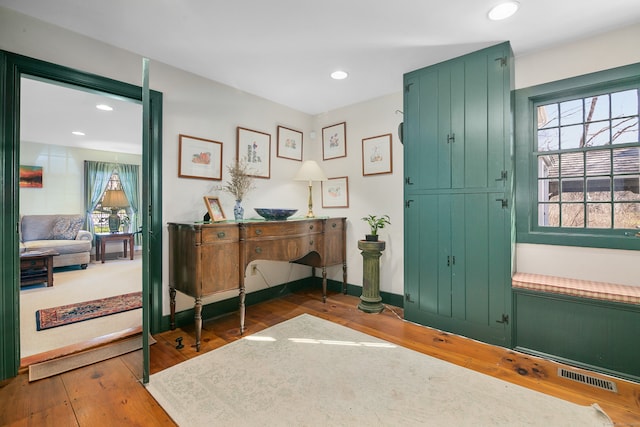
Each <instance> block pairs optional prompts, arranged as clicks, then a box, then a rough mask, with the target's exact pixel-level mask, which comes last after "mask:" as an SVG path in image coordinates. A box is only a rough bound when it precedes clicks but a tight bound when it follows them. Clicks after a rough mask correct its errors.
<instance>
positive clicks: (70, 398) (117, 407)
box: [0, 290, 640, 426]
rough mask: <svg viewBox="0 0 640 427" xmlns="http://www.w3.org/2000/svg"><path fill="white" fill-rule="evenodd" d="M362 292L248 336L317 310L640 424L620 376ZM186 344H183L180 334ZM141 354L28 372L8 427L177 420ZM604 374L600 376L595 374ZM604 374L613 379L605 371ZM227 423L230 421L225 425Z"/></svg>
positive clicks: (206, 335)
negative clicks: (578, 375) (36, 374)
mask: <svg viewBox="0 0 640 427" xmlns="http://www.w3.org/2000/svg"><path fill="white" fill-rule="evenodd" d="M358 301H359V300H358V298H356V297H352V296H345V295H342V294H333V295H330V296H329V299H328V301H327V304H322V300H321V296H320V292H319V291H317V290H306V291H302V292H299V293H296V294H292V295H287V296H285V297H282V298H280V299H276V300H272V301H268V302H264V303H261V304H258V305H255V306H251V307H248V308H247V318H246V326H247V334H252V333H255V332H258V331H260V330H262V329H265V328H268V327H269V326H272V325H275V324H277V323H280V322H282V321H284V320H287V319H290V318H293V317H295V316H297V315H299V314H302V313H309V314H312V315H315V316H318V317H322V318H324V319H327V320H330V321H333V322H336V323H339V324H341V325H344V326H347V327H350V328H353V329H356V330H359V331H361V332H364V333H367V334H370V335H373V336H376V337H379V338H381V339H384V340H387V341H390V342H393V343H396V344H398V345H402V346H404V347H407V348H411V349H413V350H416V351H419V352H422V353H425V354H429V355H431V356H433V357H437V358H439V359H443V360H446V361H449V362H451V363H455V364H457V365H460V366H464V367H466V368H469V369H473V370H476V371H479V372H482V373H485V374H488V375H492V376H494V377H496V378H500V379H502V380H504V381H508V382H511V383H514V384H518V385H521V386H524V387H527V388H530V389H533V390H537V391H540V392H543V393H546V394H549V395H552V396H556V397H558V398H561V399H565V400H568V401H571V402H574V403H577V404H581V405H590V404H593V403H598V404H599V405H600V407H602V408H603V409H604V410H605V412H607V414H608V415H609V416H610V417H611V418H612V420H613V421H614V423H615V424H616V425H617V426H640V384H637V383H632V382H628V381H624V380H620V379H613V380H614V381H615V383H616V384H617V386H618V393H613V392H610V391H606V390H601V389H598V388H595V387H592V386H588V385H583V384H580V383H576V382H573V381H570V380H567V379H563V378H558V377H557V376H556V370H557V367H558V366H562V365H559V364H557V363H554V362H549V361H545V360H542V359H538V358H535V357H531V356H527V355H523V354H519V353H516V352H513V351H511V350H508V349H504V348H500V347H495V346H491V345H487V344H483V343H480V342H477V341H473V340H469V339H466V338H463V337H460V336H456V335H451V334H447V333H443V332H441V331H437V330H433V329H430V328H426V327H423V326H419V325H415V324H412V323H409V322H405V321H403V320H402V316H403V313H402V310H401V309H398V308H395V307H387V309H385V311H384V312H383V313H380V314H365V313H363V312H361V311H359V310H358V309H357V308H356V306H357V303H358ZM238 323H239V320H238V315H237V313H235V314H231V315H228V316H224V317H221V318H219V319H215V320H211V321H208V322H206V323H205V325H204V328H203V333H202V338H203V340H202V341H203V342H202V349H201V353H202V352H206V351H211V350H213V349H215V348H218V347H220V346H222V345H224V344H227V343H229V342H232V341H234V340H237V339H238V338H239V327H238V326H239V325H238ZM178 337H182V338H183V344H184V345H185V347H184V348H183V349H181V350H177V349H176V348H175V346H176V341H175V340H176V338H178ZM154 338H156V340H157V341H158V342H157V344H155V345H153V346H151V373H152V374H153V373H155V372H158V371H161V370H163V369H166V368H167V367H170V366H173V365H175V364H177V363H180V362H182V361H184V360H187V359H189V358H192V357H195V356H197V355H198V354H201V353H197V352H196V351H195V347H194V346H193V345H194V341H195V338H194V331H193V328H192V327H185V328H183V329H176V330H175V331H169V332H165V333H162V334H158V335H155V336H154ZM141 370H142V369H141V355H140V352H135V353H130V354H127V355H124V356H120V357H117V358H114V359H110V360H107V361H104V362H101V363H97V364H94V365H91V366H88V367H85V368H81V369H77V370H75V371H71V372H67V373H64V374H61V375H57V376H55V377H51V378H48V379H44V380H40V381H36V382H34V383H28V379H27V374H26V373H22V374H21V375H19V376H18V377H16V378H13V379H11V380H7V381H5V382H3V383H2V384H0V425H2V426H49V425H50V426H95V425H110V426H120V425H123V426H124V425H126V426H163V425H168V426H173V425H175V424H174V423H173V422H172V420H171V419H170V418H169V416H168V415H167V414H166V413H165V412H164V410H163V409H162V408H161V407H159V406H158V404H157V403H156V402H155V400H154V399H153V398H152V397H151V395H149V394H148V393H147V392H146V390H145V389H144V387H143V386H142V384H141V383H140V382H139V381H138V380H137V378H138V377H139V375H140V372H141ZM591 374H592V375H596V376H598V374H593V373H591ZM601 377H602V378H607V379H611V378H609V377H605V376H601ZM222 424H224V423H222Z"/></svg>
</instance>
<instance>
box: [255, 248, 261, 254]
mask: <svg viewBox="0 0 640 427" xmlns="http://www.w3.org/2000/svg"><path fill="white" fill-rule="evenodd" d="M256 253H257V254H261V253H262V248H261V247H260V246H258V247H257V248H256Z"/></svg>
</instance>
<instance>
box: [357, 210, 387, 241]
mask: <svg viewBox="0 0 640 427" xmlns="http://www.w3.org/2000/svg"><path fill="white" fill-rule="evenodd" d="M361 219H362V220H363V221H366V222H367V223H368V224H369V227H370V228H371V233H370V234H367V235H365V240H367V241H369V242H377V241H378V230H379V229H383V228H384V227H385V226H386V225H387V224H388V225H391V220H390V218H389V215H382V216H376V215H369V216H365V217H362V218H361Z"/></svg>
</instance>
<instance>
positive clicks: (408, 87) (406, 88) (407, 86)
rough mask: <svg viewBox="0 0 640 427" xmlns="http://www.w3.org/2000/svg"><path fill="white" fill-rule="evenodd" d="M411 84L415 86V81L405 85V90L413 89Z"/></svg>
mask: <svg viewBox="0 0 640 427" xmlns="http://www.w3.org/2000/svg"><path fill="white" fill-rule="evenodd" d="M411 86H413V83H409V84H408V85H406V86H405V87H404V91H405V92H409V90H410V89H411Z"/></svg>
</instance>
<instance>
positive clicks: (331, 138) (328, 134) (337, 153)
mask: <svg viewBox="0 0 640 427" xmlns="http://www.w3.org/2000/svg"><path fill="white" fill-rule="evenodd" d="M346 156H347V122H342V123H338V124H335V125H331V126H327V127H325V128H322V160H329V159H336V158H338V157H346Z"/></svg>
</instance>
